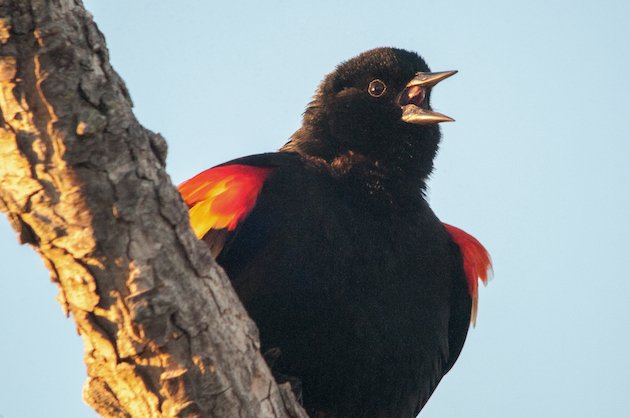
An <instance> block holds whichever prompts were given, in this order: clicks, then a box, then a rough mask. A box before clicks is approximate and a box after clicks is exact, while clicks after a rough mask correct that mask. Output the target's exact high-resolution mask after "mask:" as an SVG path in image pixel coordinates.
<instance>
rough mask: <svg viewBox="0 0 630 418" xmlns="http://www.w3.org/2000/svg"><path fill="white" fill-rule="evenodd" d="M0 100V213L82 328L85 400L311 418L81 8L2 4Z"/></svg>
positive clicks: (108, 405)
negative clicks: (192, 216)
mask: <svg viewBox="0 0 630 418" xmlns="http://www.w3.org/2000/svg"><path fill="white" fill-rule="evenodd" d="M0 89H1V92H0V110H1V112H2V114H1V115H0V116H1V119H0V209H1V210H3V211H4V212H6V213H7V215H8V217H9V219H10V221H11V224H12V225H13V227H14V228H15V229H16V231H18V233H19V236H20V239H21V241H22V242H23V243H29V244H31V245H32V246H33V247H34V248H35V249H36V250H37V251H38V252H39V254H40V255H41V257H42V258H43V259H44V262H45V263H46V265H47V266H48V268H49V269H50V271H51V274H52V277H53V280H54V281H56V282H57V283H58V284H59V288H60V292H59V303H61V305H62V306H63V307H64V308H65V310H66V312H69V313H71V314H72V316H73V317H74V319H75V320H76V323H77V328H78V330H79V332H80V334H81V335H82V337H83V341H84V344H85V363H86V365H87V372H88V380H87V383H86V385H85V389H84V398H85V400H86V401H87V402H88V403H89V404H90V405H92V407H94V408H95V409H96V411H97V412H99V413H100V414H101V415H103V416H107V417H119V416H125V417H127V416H134V417H162V416H165V417H166V416H168V417H170V416H186V417H188V416H209V417H305V416H306V415H305V413H304V412H303V410H302V409H301V407H299V406H298V405H297V404H296V402H295V399H294V397H293V395H292V393H291V391H290V390H289V389H288V388H287V387H286V386H284V385H283V387H281V388H279V387H278V386H277V385H276V383H275V382H274V380H273V378H272V376H271V374H270V372H269V370H268V368H267V365H266V364H265V362H264V360H263V358H262V356H261V355H260V353H259V351H258V350H259V340H258V335H257V330H256V327H255V325H254V324H253V322H252V321H251V320H250V319H249V318H248V316H247V314H246V312H245V310H244V309H243V306H242V305H241V303H240V301H239V300H238V297H237V296H236V294H235V293H234V291H233V290H232V288H231V286H230V283H229V280H228V279H227V277H226V275H225V273H224V272H223V271H222V270H221V269H220V268H219V267H218V266H217V265H216V264H215V263H214V261H213V260H212V257H211V256H210V253H209V251H208V249H207V248H206V246H205V245H204V244H202V243H201V242H200V241H198V240H197V239H196V238H195V237H194V235H193V233H192V231H191V230H190V227H189V221H188V214H187V210H186V208H185V206H184V204H183V202H182V200H181V198H180V196H179V194H178V193H177V191H176V189H175V188H174V187H173V185H172V184H171V181H170V178H169V176H168V175H167V174H166V172H165V171H164V161H165V156H166V143H165V141H164V139H163V138H162V137H161V136H160V135H158V134H155V133H153V132H151V131H149V130H147V129H145V128H143V127H142V126H140V124H139V123H138V121H137V120H136V119H135V117H134V116H133V114H132V112H131V100H130V98H129V95H128V93H127V90H126V88H125V85H124V83H123V81H122V80H121V79H120V77H119V76H118V75H117V74H116V72H114V71H113V69H112V68H111V66H110V64H109V62H108V52H107V49H106V46H105V41H104V39H103V36H102V34H101V33H100V32H99V30H98V29H97V27H96V25H95V24H94V22H92V20H91V16H90V15H89V13H87V12H86V11H85V9H84V8H83V4H82V3H81V1H80V0H30V1H26V0H4V1H2V0H0ZM34 332H37V331H36V330H34Z"/></svg>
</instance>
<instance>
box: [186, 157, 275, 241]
mask: <svg viewBox="0 0 630 418" xmlns="http://www.w3.org/2000/svg"><path fill="white" fill-rule="evenodd" d="M272 171H273V169H272V168H268V167H252V166H249V165H242V164H232V165H224V166H220V167H214V168H211V169H209V170H206V171H203V172H201V173H199V174H197V175H196V176H195V177H193V178H191V179H190V180H187V181H185V182H184V183H182V184H181V185H180V186H179V192H180V193H181V194H182V197H183V198H184V201H185V202H186V205H188V207H189V208H190V224H191V226H192V228H193V231H194V232H195V235H196V236H197V238H199V239H201V238H203V236H204V235H206V233H207V232H208V231H209V230H211V229H227V230H228V231H233V230H234V229H236V226H237V225H238V224H239V223H240V222H241V221H242V220H243V219H244V218H245V217H246V216H247V215H248V214H249V212H250V211H251V210H252V209H253V208H254V205H255V204H256V199H257V198H258V194H259V193H260V190H261V189H262V186H263V184H264V183H265V180H266V179H267V177H268V176H269V174H271V172H272Z"/></svg>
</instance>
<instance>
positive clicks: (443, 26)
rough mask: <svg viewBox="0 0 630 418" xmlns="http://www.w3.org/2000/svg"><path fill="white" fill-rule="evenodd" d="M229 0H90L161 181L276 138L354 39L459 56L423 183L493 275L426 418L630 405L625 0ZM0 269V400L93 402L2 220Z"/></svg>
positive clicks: (594, 411)
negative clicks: (161, 156) (156, 151)
mask: <svg viewBox="0 0 630 418" xmlns="http://www.w3.org/2000/svg"><path fill="white" fill-rule="evenodd" d="M224 3H227V2H221V3H219V2H212V3H211V2H202V1H192V0H189V1H178V2H174V1H171V2H156V1H145V0H143V1H139V0H134V1H128V0H127V1H123V0H108V1H104V0H90V1H86V5H87V7H88V8H89V9H90V10H91V11H92V13H93V14H94V16H95V19H96V21H97V22H98V24H99V25H100V28H101V30H102V31H103V32H104V33H105V35H106V37H107V41H108V45H109V49H110V52H111V57H112V61H113V63H114V65H115V67H116V69H117V70H118V71H119V72H120V74H121V75H122V77H123V78H124V79H125V80H126V81H127V85H128V87H129V89H130V91H131V94H132V97H133V99H134V101H135V110H136V114H137V116H138V117H139V119H140V120H141V122H142V123H143V124H144V125H145V126H147V127H149V128H151V129H153V130H155V131H158V132H161V133H162V134H164V136H165V137H166V138H167V140H168V143H169V158H168V170H169V172H170V174H171V175H172V177H173V180H174V181H175V182H177V183H179V182H180V181H182V180H184V179H186V178H187V177H189V176H191V175H193V174H195V173H197V172H198V171H200V170H202V169H205V168H207V167H210V166H212V165H214V164H217V163H220V162H222V161H225V160H227V159H230V158H233V157H237V156H240V155H245V154H251V153H257V152H261V151H268V150H273V149H275V148H277V147H279V146H280V145H282V144H283V143H284V142H285V140H286V139H287V138H288V136H289V135H290V134H291V133H292V132H293V131H294V130H295V129H296V128H297V127H298V125H299V123H300V116H301V113H302V111H303V109H304V106H305V105H306V103H307V102H308V101H309V98H310V96H311V94H312V93H313V91H314V89H315V87H316V85H317V83H318V82H319V81H320V80H321V78H322V76H323V75H324V74H325V73H326V72H328V71H330V70H332V69H333V67H334V66H335V64H337V63H338V62H340V61H342V60H344V59H347V58H350V57H352V56H353V55H355V54H357V53H359V52H361V51H363V50H366V49H369V48H372V47H376V46H386V45H391V46H398V47H403V48H408V49H412V50H416V51H418V52H420V53H421V54H422V55H423V56H425V58H426V59H427V61H428V62H429V64H430V65H431V66H432V68H433V69H434V70H450V69H458V70H459V71H460V73H459V74H458V75H457V76H456V77H453V78H452V79H449V80H448V81H447V82H444V83H443V84H442V85H440V86H439V88H437V89H436V91H435V94H434V95H433V99H434V101H433V103H434V107H436V108H437V110H439V111H442V112H444V113H446V114H448V115H451V116H453V117H454V118H456V119H457V122H456V123H452V124H448V125H444V128H443V132H444V141H443V145H442V149H441V152H440V154H439V156H438V158H437V162H436V172H435V174H434V176H433V180H432V181H431V183H430V185H431V192H430V199H431V203H432V206H433V208H434V209H435V211H436V212H437V213H438V215H439V216H440V217H441V218H442V219H443V220H444V221H447V222H450V223H453V224H455V225H458V226H461V227H463V228H465V229H466V230H468V231H469V232H471V233H473V234H474V235H476V236H477V237H478V238H479V239H480V240H481V241H482V242H483V243H485V245H486V246H487V247H488V249H489V250H490V252H491V254H492V256H493V258H494V262H495V279H494V281H492V282H491V283H490V285H489V286H488V287H487V288H485V289H482V290H481V296H480V308H479V320H478V325H477V328H476V329H474V330H472V331H471V333H470V337H469V339H468V341H467V343H466V346H465V348H464V351H463V354H462V356H461V357H460V360H459V362H458V363H457V364H456V366H455V368H454V370H453V371H452V372H451V373H450V374H449V375H448V376H447V377H446V378H445V379H444V381H443V383H442V384H441V385H440V387H439V388H438V390H437V392H436V393H435V395H434V396H433V398H432V399H431V401H430V402H429V404H428V406H427V407H426V409H425V411H424V413H423V416H424V417H426V418H439V417H466V418H471V417H484V418H485V417H497V418H499V417H500V418H506V417H510V418H532V417H537V418H546V417H554V418H555V417H572V418H578V417H584V418H592V417H627V416H630V415H629V412H628V399H629V396H630V395H629V393H630V358H629V357H630V356H629V349H628V343H629V342H630V330H629V326H628V320H629V319H630V314H629V313H628V310H629V307H628V302H630V277H629V275H628V269H627V265H628V259H629V258H630V257H629V253H630V244H629V243H628V238H629V237H630V221H629V220H628V216H629V214H630V197H629V196H630V191H629V186H628V182H629V180H630V169H629V164H628V159H629V157H630V128H629V127H628V119H629V118H630V105H629V100H630V97H629V96H630V83H629V81H628V77H629V76H630V74H629V73H628V71H629V70H630V47H629V44H630V29H629V26H630V23H628V22H629V20H630V2H628V1H627V0H619V1H598V2H574V1H537V0H529V1H517V2H508V1H477V2H472V1H454V0H452V1H448V2H436V1H433V2H421V1H409V0H406V1H393V2H384V1H379V2H376V1H347V2H339V1H334V2H333V1H320V2H317V3H316V4H315V2H313V4H312V5H307V4H299V5H298V4H297V2H291V1H282V2H280V1H277V2H270V1H268V2H249V3H241V4H238V3H237V2H233V4H232V5H225V4H224ZM2 219H4V217H3V218H2ZM0 265H2V272H3V274H2V279H0V318H1V319H0V335H1V338H2V344H0V370H2V371H1V375H2V379H0V415H2V416H3V417H4V418H22V417H82V416H93V415H92V414H93V413H92V412H91V410H90V409H89V408H88V407H87V406H85V405H84V404H83V403H82V401H81V386H82V383H83V381H84V374H85V372H84V366H83V363H82V356H83V354H82V344H81V340H80V338H79V337H77V336H76V332H75V330H74V326H73V323H72V321H71V320H67V319H64V317H63V315H62V313H61V309H60V308H59V306H58V305H57V303H56V302H55V299H54V296H55V294H56V288H55V286H53V285H52V284H50V283H49V281H48V279H47V276H48V273H47V272H46V271H45V270H44V268H43V266H42V262H41V261H40V260H39V259H38V257H37V256H36V255H35V253H34V252H33V251H32V250H31V249H30V248H22V247H19V246H18V245H17V243H16V237H15V234H14V233H13V232H12V231H11V230H10V229H9V227H8V226H7V222H6V221H4V220H2V221H0Z"/></svg>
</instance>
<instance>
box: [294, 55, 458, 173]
mask: <svg viewBox="0 0 630 418" xmlns="http://www.w3.org/2000/svg"><path fill="white" fill-rule="evenodd" d="M455 73H456V71H444V72H437V73H432V72H430V70H429V67H428V66H427V64H426V63H425V62H424V60H423V59H422V58H421V57H420V56H419V55H418V54H416V53H413V52H409V51H405V50H402V49H395V48H377V49H372V50H370V51H367V52H364V53H362V54H360V55H358V56H356V57H354V58H352V59H350V60H348V61H346V62H343V63H342V64H340V65H339V66H338V67H337V68H336V69H335V70H334V71H333V72H332V73H330V74H328V75H327V76H326V77H325V78H324V80H323V81H322V83H321V84H320V86H319V88H318V89H317V92H316V94H315V96H314V98H313V101H312V102H311V103H310V104H309V106H308V108H307V110H306V112H305V113H304V121H303V126H302V128H301V129H300V130H298V131H297V132H296V133H295V134H294V135H293V137H292V139H291V141H290V143H289V144H287V146H285V149H289V150H297V151H298V152H301V153H303V154H310V155H313V156H316V157H320V158H323V159H325V160H328V161H332V160H334V159H335V158H338V157H339V156H342V155H347V154H352V155H357V156H360V158H367V159H370V160H373V161H375V162H379V163H381V164H382V165H388V164H389V165H397V166H399V167H398V168H402V169H403V170H404V171H405V172H407V173H408V172H409V171H410V170H413V171H417V174H418V175H419V176H422V177H426V176H427V175H428V174H429V173H430V172H431V169H432V167H433V158H434V156H435V154H436V152H437V148H438V143H439V140H440V130H439V127H438V123H439V122H447V121H452V120H453V119H451V118H449V117H448V116H445V115H442V114H441V113H437V112H434V111H433V110H432V109H431V105H430V95H431V89H432V88H433V86H435V85H436V84H437V83H438V82H440V81H441V80H443V79H445V78H447V77H450V76H451V75H453V74H455Z"/></svg>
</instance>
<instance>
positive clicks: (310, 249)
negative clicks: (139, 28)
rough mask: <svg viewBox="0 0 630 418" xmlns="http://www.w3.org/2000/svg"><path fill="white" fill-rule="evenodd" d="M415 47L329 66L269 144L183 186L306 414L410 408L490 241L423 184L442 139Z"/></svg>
mask: <svg viewBox="0 0 630 418" xmlns="http://www.w3.org/2000/svg"><path fill="white" fill-rule="evenodd" d="M454 73H455V71H446V72H438V73H431V72H429V68H428V67H427V64H426V63H425V62H424V60H423V59H422V58H421V57H420V56H418V55H417V54H415V53H412V52H408V51H404V50H401V49H393V48H379V49H374V50H371V51H367V52H365V53H363V54H361V55H359V56H357V57H355V58H353V59H351V60H349V61H346V62H344V63H342V64H341V65H339V66H338V67H337V68H336V70H335V71H334V72H332V73H331V74H329V75H328V76H326V78H325V79H324V81H323V82H322V83H321V85H320V86H319V88H318V90H317V92H316V94H315V97H314V98H313V101H312V102H311V103H310V104H309V105H308V108H307V109H306V112H305V113H304V120H303V124H302V127H301V128H300V129H299V130H298V131H297V132H295V134H293V136H292V137H291V139H290V141H289V142H288V143H287V144H286V145H284V146H283V147H282V148H281V149H280V151H279V152H275V153H268V154H260V155H253V156H249V157H244V158H240V159H237V160H234V161H230V162H228V163H225V164H223V165H220V166H218V167H215V168H212V169H209V170H207V171H204V172H203V173H201V174H199V175H197V176H196V177H193V178H192V179H190V180H188V181H186V182H185V183H183V184H182V185H181V186H180V191H181V193H182V195H183V197H184V200H185V201H186V203H187V204H188V206H189V207H190V218H191V223H192V226H193V229H194V231H195V233H196V234H197V236H198V237H199V238H202V239H203V240H205V241H206V242H207V243H208V245H209V246H210V247H211V250H212V252H213V254H214V255H215V256H216V257H217V261H218V263H219V264H220V265H221V266H223V268H224V269H225V270H226V272H227V273H228V275H229V277H230V278H231V280H232V283H233V285H234V287H235V289H236V291H237V293H238V295H239V296H240V298H241V299H242V301H243V303H244V304H245V307H246V308H247V310H248V312H249V314H250V315H251V317H252V318H253V319H254V320H255V322H256V324H257V325H258V328H259V329H260V337H261V343H262V352H263V353H265V352H266V353H267V357H268V361H269V359H271V360H272V361H269V362H270V363H271V364H270V365H271V366H272V369H273V371H274V374H275V375H276V377H277V378H279V379H289V380H293V381H295V380H296V379H299V381H301V389H302V394H303V403H304V406H305V408H306V409H307V411H309V413H310V414H311V415H312V416H317V417H348V418H350V417H358V418H360V417H366V418H367V417H379V418H380V417H383V418H385V417H386V418H392V417H415V416H416V414H417V413H418V412H419V411H420V409H422V407H423V406H424V404H425V403H426V402H427V400H428V398H429V396H431V393H432V392H433V390H434V389H435V387H436V386H437V384H438V383H439V381H440V379H442V376H444V374H446V373H447V372H448V371H449V370H450V368H451V367H452V366H453V363H454V362H455V360H456V359H457V357H458V355H459V353H460V351H461V349H462V346H463V344H464V340H465V338H466V333H467V330H468V327H469V323H470V322H471V313H472V320H473V321H474V315H475V311H476V299H477V279H478V278H480V279H482V280H484V282H485V280H486V274H487V270H488V269H489V267H490V260H489V257H488V254H487V252H486V250H485V249H484V248H483V246H482V245H481V244H479V242H478V241H477V240H475V239H474V238H473V237H471V236H470V235H468V234H466V233H465V232H463V231H461V230H459V229H457V228H455V227H452V226H450V225H446V224H443V223H442V222H440V220H439V219H438V218H437V217H436V216H435V214H434V213H433V211H432V210H431V209H430V208H429V205H428V204H427V202H426V200H425V198H424V192H425V189H426V180H427V177H428V175H429V174H430V173H431V171H432V169H433V158H434V157H435V154H436V152H437V150H438V143H439V142H440V130H439V127H438V125H437V123H438V122H444V121H450V120H452V119H450V118H448V117H447V116H444V115H442V114H440V113H437V112H434V111H432V110H431V106H430V105H429V96H430V94H431V89H432V87H433V86H434V85H435V84H437V83H438V82H439V81H441V80H443V79H445V78H447V77H449V76H451V75H453V74H454Z"/></svg>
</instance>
